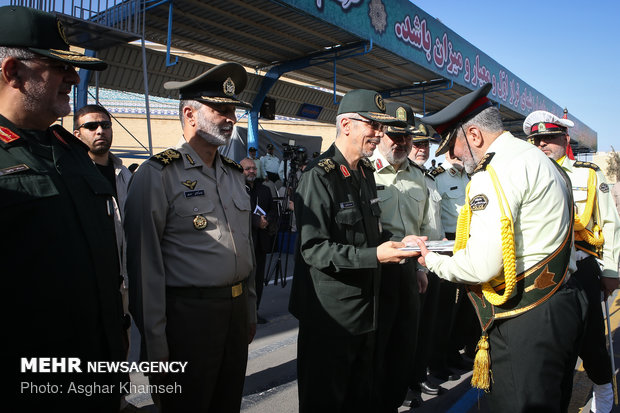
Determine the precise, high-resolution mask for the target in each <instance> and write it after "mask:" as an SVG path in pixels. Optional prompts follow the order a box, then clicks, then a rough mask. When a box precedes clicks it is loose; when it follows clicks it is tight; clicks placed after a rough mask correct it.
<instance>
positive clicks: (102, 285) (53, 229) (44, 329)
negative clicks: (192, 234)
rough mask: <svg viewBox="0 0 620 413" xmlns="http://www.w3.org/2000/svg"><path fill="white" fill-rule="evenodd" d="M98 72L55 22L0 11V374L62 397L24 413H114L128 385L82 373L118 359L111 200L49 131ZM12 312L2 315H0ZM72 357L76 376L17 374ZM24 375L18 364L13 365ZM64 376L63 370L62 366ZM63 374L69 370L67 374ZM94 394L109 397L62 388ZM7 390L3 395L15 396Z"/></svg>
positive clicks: (71, 143) (89, 169)
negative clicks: (2, 367) (94, 388)
mask: <svg viewBox="0 0 620 413" xmlns="http://www.w3.org/2000/svg"><path fill="white" fill-rule="evenodd" d="M76 67H80V68H84V69H90V70H103V69H105V68H106V67H107V65H106V63H104V62H103V61H101V60H99V59H96V58H94V57H89V56H85V55H83V54H80V53H77V52H73V51H71V50H70V48H69V44H68V42H67V38H66V36H65V33H64V29H63V25H62V23H61V22H60V21H59V20H58V19H57V18H56V16H54V15H52V14H49V13H45V12H41V11H38V10H34V9H30V8H25V7H17V6H6V7H1V8H0V228H2V230H1V231H2V237H3V239H4V240H5V242H3V247H2V248H1V249H0V259H1V261H2V274H3V275H5V277H4V282H5V284H4V288H6V291H7V295H8V296H10V298H9V299H8V300H6V303H7V304H5V305H4V306H5V311H4V313H5V314H10V316H9V317H7V325H6V330H7V331H10V332H11V334H10V335H11V339H10V340H9V341H10V343H9V348H10V349H11V350H10V351H9V354H10V355H9V359H10V360H9V362H8V363H7V368H8V369H9V370H11V373H12V377H17V378H18V381H19V382H21V383H22V384H23V383H32V384H33V385H45V384H46V383H47V384H49V385H52V386H58V387H55V388H56V389H62V390H61V391H59V392H56V393H53V394H52V393H49V392H45V393H41V392H33V391H32V389H33V386H29V389H25V390H26V391H21V393H14V394H19V403H20V406H19V409H20V410H23V411H65V412H86V411H89V412H115V411H116V412H117V411H118V409H119V406H120V400H121V394H120V391H121V389H120V388H119V383H123V382H127V381H128V379H129V378H128V377H127V375H126V374H125V375H122V374H114V373H105V374H104V373H99V374H97V373H91V372H88V371H87V363H88V362H117V361H123V360H125V356H126V347H125V342H124V340H123V321H124V320H123V311H122V304H121V294H120V291H119V288H120V270H119V268H120V265H119V257H118V254H117V248H116V239H115V216H114V201H113V190H112V187H111V186H110V184H109V183H108V182H107V181H106V180H105V178H104V177H103V176H101V174H100V173H99V172H98V171H97V168H95V166H94V165H93V163H92V161H91V160H90V159H89V157H88V155H87V148H86V146H85V145H84V144H83V143H82V142H80V140H79V139H77V138H76V137H75V136H73V134H71V133H70V132H68V131H66V130H65V129H64V128H62V127H61V126H59V125H54V126H50V125H52V124H53V123H54V122H56V120H57V119H58V118H60V117H63V116H66V115H67V114H69V112H70V111H71V107H70V104H69V93H70V91H71V88H72V87H73V86H74V85H77V84H78V83H79V81H80V77H79V76H78V74H77V72H76V70H75V68H76ZM9 303H11V305H9ZM50 357H54V358H56V359H55V360H56V361H57V362H62V360H66V358H68V357H73V358H77V359H78V360H79V365H80V369H81V372H78V371H76V370H74V369H70V370H69V371H66V370H63V369H62V368H61V367H60V366H56V367H53V368H51V369H50V370H51V372H50V373H43V374H41V373H40V372H37V371H36V370H34V371H33V369H30V368H27V369H24V368H23V367H22V368H21V369H20V359H21V360H24V358H25V359H27V360H34V361H33V363H37V360H43V359H41V358H45V359H47V360H50V359H49V358H50ZM21 365H22V366H23V363H21ZM64 367H65V369H66V367H67V366H66V364H64ZM71 370H73V371H71ZM93 383H97V385H99V386H101V387H99V388H100V389H101V388H104V387H102V386H108V385H109V386H111V387H105V388H106V389H108V390H111V392H109V393H108V392H101V391H99V392H94V393H93V394H92V395H91V394H88V395H87V394H82V393H76V392H70V391H69V386H70V385H73V386H83V385H92V384H93ZM18 385H19V383H11V387H12V390H11V392H19V390H18V389H17V386H18Z"/></svg>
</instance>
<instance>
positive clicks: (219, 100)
mask: <svg viewBox="0 0 620 413" xmlns="http://www.w3.org/2000/svg"><path fill="white" fill-rule="evenodd" d="M194 100H197V101H199V102H203V103H213V104H216V105H235V106H238V107H240V108H245V109H252V105H251V104H249V103H248V102H244V101H242V100H239V99H233V98H224V97H218V96H201V97H197V98H194Z"/></svg>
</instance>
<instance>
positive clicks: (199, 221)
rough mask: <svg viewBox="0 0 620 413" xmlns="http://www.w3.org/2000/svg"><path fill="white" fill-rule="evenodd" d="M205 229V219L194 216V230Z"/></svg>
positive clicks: (200, 216)
mask: <svg viewBox="0 0 620 413" xmlns="http://www.w3.org/2000/svg"><path fill="white" fill-rule="evenodd" d="M206 227H207V218H205V217H203V216H202V215H196V216H195V217H194V228H195V229H197V230H198V231H200V230H203V229H205V228H206Z"/></svg>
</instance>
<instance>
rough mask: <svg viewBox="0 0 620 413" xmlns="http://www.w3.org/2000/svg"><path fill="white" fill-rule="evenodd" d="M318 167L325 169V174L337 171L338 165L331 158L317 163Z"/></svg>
mask: <svg viewBox="0 0 620 413" xmlns="http://www.w3.org/2000/svg"><path fill="white" fill-rule="evenodd" d="M317 166H319V167H321V168H323V170H325V172H331V171H333V170H334V169H336V163H335V162H334V161H333V160H332V159H331V158H325V159H323V160H322V161H319V163H317Z"/></svg>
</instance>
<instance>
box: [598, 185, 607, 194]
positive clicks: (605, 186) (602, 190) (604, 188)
mask: <svg viewBox="0 0 620 413" xmlns="http://www.w3.org/2000/svg"><path fill="white" fill-rule="evenodd" d="M598 189H600V190H601V192H604V193H607V192H609V186H608V185H607V184H606V183H605V182H603V183H602V184H600V185H599V187H598Z"/></svg>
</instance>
